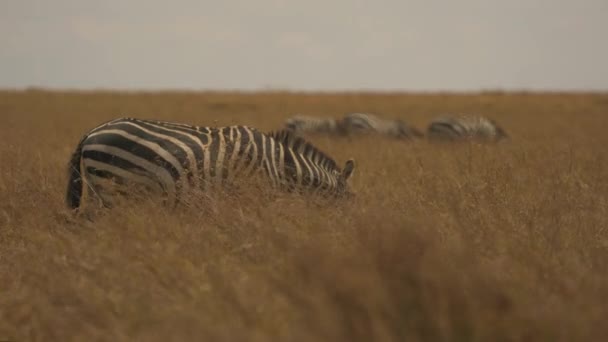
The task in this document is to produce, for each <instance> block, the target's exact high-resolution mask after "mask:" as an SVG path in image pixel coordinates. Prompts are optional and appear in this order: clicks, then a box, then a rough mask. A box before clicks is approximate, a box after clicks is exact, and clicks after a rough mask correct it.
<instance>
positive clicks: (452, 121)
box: [427, 115, 508, 142]
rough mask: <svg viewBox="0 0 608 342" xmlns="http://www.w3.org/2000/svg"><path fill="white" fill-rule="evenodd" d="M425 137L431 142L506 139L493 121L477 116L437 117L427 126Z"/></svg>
mask: <svg viewBox="0 0 608 342" xmlns="http://www.w3.org/2000/svg"><path fill="white" fill-rule="evenodd" d="M427 136H428V138H429V140H431V141H462V140H476V141H479V142H490V141H492V142H497V141H500V140H502V139H506V138H508V135H507V134H506V132H505V131H504V130H503V129H502V127H500V126H499V125H498V124H497V123H496V122H495V121H493V120H491V119H488V118H485V117H483V116H478V115H460V116H453V117H448V116H444V117H439V118H437V119H435V120H433V121H432V122H431V123H430V124H429V126H428V128H427Z"/></svg>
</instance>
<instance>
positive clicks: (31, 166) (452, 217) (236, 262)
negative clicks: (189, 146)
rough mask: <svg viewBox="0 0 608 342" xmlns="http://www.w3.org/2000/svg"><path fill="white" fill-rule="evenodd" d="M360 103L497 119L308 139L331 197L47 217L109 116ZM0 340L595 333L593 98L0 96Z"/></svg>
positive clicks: (216, 116) (599, 231)
mask: <svg viewBox="0 0 608 342" xmlns="http://www.w3.org/2000/svg"><path fill="white" fill-rule="evenodd" d="M348 111H363V112H365V111H370V112H374V113H378V114H380V115H384V116H386V117H393V118H403V119H404V120H406V122H408V123H411V124H413V125H414V126H416V127H419V128H421V129H424V128H426V124H427V123H428V122H430V120H431V119H432V118H434V117H435V116H436V115H439V114H443V113H450V112H451V113H459V112H467V113H479V114H483V115H487V116H488V117H491V118H493V119H495V120H497V121H498V122H499V123H500V124H501V125H503V126H504V128H505V129H506V130H507V132H508V133H509V134H510V135H511V137H512V141H510V142H508V143H504V144H498V145H475V144H457V145H435V144H429V143H426V142H424V141H421V142H416V143H404V142H398V141H390V140H385V139H380V138H374V137H365V138H361V139H358V140H353V141H349V140H347V139H330V138H327V137H311V138H310V139H311V140H312V141H313V142H314V143H315V144H317V145H318V146H320V147H321V148H322V149H323V150H325V151H327V152H328V153H329V154H330V155H332V156H334V157H335V159H336V160H337V161H338V163H339V164H341V165H343V163H344V162H345V161H346V159H347V158H349V157H354V158H355V159H356V160H357V169H356V171H355V174H354V176H353V178H352V187H353V189H354V191H355V192H356V193H357V196H356V198H355V199H354V200H353V201H352V202H349V203H335V204H331V203H327V202H322V201H320V200H316V199H314V198H307V197H297V196H294V195H282V194H264V195H263V196H262V198H261V199H258V198H257V197H256V196H255V194H254V193H253V192H251V191H249V192H247V191H245V192H243V193H242V194H241V196H240V197H235V196H216V197H212V198H209V199H206V200H204V201H201V202H200V203H198V204H192V205H190V206H188V207H183V208H180V209H178V210H176V211H175V212H171V211H169V210H165V209H163V208H160V207H158V206H157V205H156V204H154V203H149V202H146V201H144V202H143V203H139V204H133V205H126V206H125V207H124V208H122V209H115V210H111V211H110V212H109V213H106V214H104V213H99V215H98V216H97V218H96V220H95V221H94V222H88V221H86V220H82V219H79V218H73V217H71V216H70V215H68V213H67V210H66V209H65V208H64V204H63V196H64V192H65V186H66V163H67V161H68V158H69V155H70V153H71V152H72V150H73V149H74V148H75V145H76V143H77V142H78V140H79V138H80V137H81V135H82V134H83V133H85V132H86V131H87V130H88V129H90V128H91V127H94V126H95V125H97V124H99V123H101V122H103V121H105V120H108V119H112V118H115V117H118V116H123V115H129V116H135V117H145V118H158V119H168V120H176V121H182V122H187V123H192V124H198V125H226V124H235V123H240V124H248V125H251V126H255V127H259V128H260V129H263V130H270V129H274V128H277V127H280V126H281V124H282V122H283V120H284V119H285V118H286V117H287V116H289V115H292V114H295V113H302V114H309V115H328V116H335V117H338V116H341V115H342V114H344V113H346V112H348ZM0 116H1V118H2V120H1V123H0V135H1V136H2V142H3V144H2V146H1V147H0V193H1V194H2V196H1V197H0V340H4V339H8V340H13V341H26V340H27V341H36V340H40V341H67V340H86V341H89V340H111V341H134V340H138V341H167V340H175V341H183V340H204V341H224V340H226V341H243V340H247V341H268V340H281V341H321V340H327V341H391V340H400V341H402V340H407V341H422V340H424V341H429V340H433V341H435V340H442V341H444V340H449V341H599V340H602V339H603V338H605V337H606V336H608V326H606V325H605V322H606V317H608V304H607V303H608V272H607V271H608V266H607V265H608V210H607V207H608V172H607V167H608V153H607V150H606V146H608V134H606V133H605V132H606V129H607V128H608V95H605V94H604V95H602V94H595V95H594V94H523V93H522V94H501V93H482V94H471V95H458V94H428V95H420V94H419V95H416V94H409V95H408V94H386V95H382V94H364V93H361V94H355V93H353V94H295V93H281V92H276V93H260V94H238V93H170V92H166V93H113V92H99V93H86V92H82V93H76V92H71V93H67V92H45V91H30V92H9V91H4V92H0Z"/></svg>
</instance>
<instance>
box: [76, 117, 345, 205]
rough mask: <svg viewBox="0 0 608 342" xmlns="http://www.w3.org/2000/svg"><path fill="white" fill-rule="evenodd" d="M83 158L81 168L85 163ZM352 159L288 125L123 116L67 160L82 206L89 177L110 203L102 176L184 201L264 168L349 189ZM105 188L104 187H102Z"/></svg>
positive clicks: (319, 185)
mask: <svg viewBox="0 0 608 342" xmlns="http://www.w3.org/2000/svg"><path fill="white" fill-rule="evenodd" d="M81 163H82V171H81ZM354 167H355V165H354V161H353V160H352V159H350V160H348V161H347V162H346V165H345V167H344V168H343V169H340V168H339V167H338V166H337V164H336V162H335V161H334V160H332V159H331V158H330V157H328V156H327V155H326V154H324V153H323V152H321V151H320V150H319V149H317V148H316V147H315V146H313V145H312V144H310V143H308V142H307V141H305V140H303V139H302V138H299V137H296V136H294V135H293V133H291V132H289V131H285V130H281V131H278V132H272V133H268V134H266V133H262V132H260V131H258V130H256V129H255V128H250V127H247V126H229V127H197V126H190V125H186V124H182V123H173V122H166V121H151V120H142V119H134V118H119V119H116V120H113V121H109V122H107V123H104V124H102V125H101V126H98V127H97V128H94V129H92V130H91V131H89V132H88V133H87V134H86V135H85V136H84V137H83V138H82V139H81V140H80V142H79V143H78V147H77V148H76V150H75V152H74V153H73V155H72V157H71V160H70V162H69V182H68V187H67V194H66V202H67V205H68V207H70V208H72V209H76V208H78V207H79V206H80V202H81V197H82V192H83V182H84V183H86V184H87V185H88V186H89V187H90V189H91V190H92V191H93V192H94V193H96V194H97V195H98V197H99V199H100V201H101V203H102V205H104V206H109V199H108V197H107V195H109V192H110V191H108V190H107V189H105V190H104V188H103V186H102V184H103V183H104V182H107V180H108V179H110V180H112V181H113V182H115V183H116V184H119V185H120V184H127V183H128V184H133V183H135V184H136V185H140V186H143V187H144V188H146V189H147V190H153V191H157V192H159V193H161V194H164V199H165V201H169V202H165V203H174V205H175V204H177V203H178V202H179V199H180V196H182V195H185V194H187V193H189V192H190V191H192V190H193V189H196V188H199V189H203V190H204V189H207V188H208V187H212V186H216V185H218V184H220V185H221V184H226V183H229V182H230V181H232V180H234V179H235V178H237V177H240V176H248V175H253V174H255V173H261V174H262V175H264V176H265V179H267V180H269V181H270V183H271V184H272V186H273V187H275V188H276V187H282V188H287V190H290V191H293V190H296V191H302V190H306V189H308V190H310V191H312V192H313V193H320V194H323V195H330V196H336V197H339V196H344V195H346V196H348V195H351V193H350V191H349V189H348V186H347V180H348V179H349V177H350V176H351V175H352V173H353V171H354ZM104 192H105V193H104Z"/></svg>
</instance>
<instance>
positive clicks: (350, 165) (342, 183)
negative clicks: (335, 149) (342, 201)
mask: <svg viewBox="0 0 608 342" xmlns="http://www.w3.org/2000/svg"><path fill="white" fill-rule="evenodd" d="M353 172H355V160H354V159H352V158H351V159H349V160H347V161H346V164H345V165H344V168H343V169H342V170H341V171H340V172H339V174H338V187H337V189H336V195H337V196H338V197H348V198H350V197H353V196H354V193H353V192H351V190H350V186H349V184H348V179H349V178H350V177H351V176H352V175H353Z"/></svg>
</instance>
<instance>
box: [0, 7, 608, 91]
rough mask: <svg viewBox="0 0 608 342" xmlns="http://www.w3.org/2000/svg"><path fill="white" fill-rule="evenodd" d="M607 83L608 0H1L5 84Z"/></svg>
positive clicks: (594, 86)
mask: <svg viewBox="0 0 608 342" xmlns="http://www.w3.org/2000/svg"><path fill="white" fill-rule="evenodd" d="M28 86H37V87H51V88H71V89H73V88H79V89H95V88H104V89H136V90H137V89H150V90H158V89H192V90H208V89H217V90H224V89H233V90H258V89H268V88H271V89H286V90H328V91H331V90H379V91H381V90H405V91H438V90H447V91H470V90H472V91H476V90H483V89H505V90H509V89H514V90H523V89H528V90H603V91H605V90H608V0H571V1H566V0H504V1H497V0H485V1H484V0H461V1H449V0H443V1H437V0H414V1H407V0H401V1H399V0H396V1H382V0H375V1H371V0H368V1H358V0H351V1H341V0H340V1H332V0H304V1H287V0H249V1H236V0H224V1H222V0H218V1H209V0H198V1H194V0H182V1H177V0H175V1H156V0H148V1H128V0H96V1H90V0H80V1H78V0H73V1H69V0H21V1H19V0H0V88H23V87H28Z"/></svg>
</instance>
